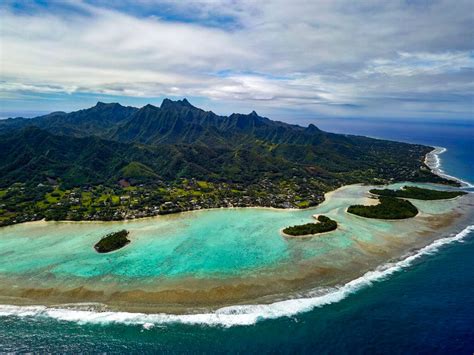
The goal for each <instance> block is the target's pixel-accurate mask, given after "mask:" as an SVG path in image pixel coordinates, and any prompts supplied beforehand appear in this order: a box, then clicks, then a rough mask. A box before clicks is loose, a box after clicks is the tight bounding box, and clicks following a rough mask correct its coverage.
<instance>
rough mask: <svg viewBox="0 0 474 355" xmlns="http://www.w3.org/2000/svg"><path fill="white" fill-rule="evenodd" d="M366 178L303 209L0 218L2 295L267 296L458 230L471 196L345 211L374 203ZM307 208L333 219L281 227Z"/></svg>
mask: <svg viewBox="0 0 474 355" xmlns="http://www.w3.org/2000/svg"><path fill="white" fill-rule="evenodd" d="M402 185H403V184H395V185H392V186H391V187H393V188H398V187H400V186H402ZM419 186H421V185H419ZM370 188H371V187H370V186H360V185H352V186H346V187H343V188H340V189H338V190H336V191H334V192H331V193H329V194H328V195H327V196H326V197H327V198H326V201H325V202H324V203H323V204H321V205H320V206H318V207H316V208H312V209H307V210H275V209H264V208H236V209H215V210H203V211H194V212H186V213H180V214H176V215H168V216H159V217H155V218H146V219H139V220H132V221H122V222H45V221H40V222H31V223H25V224H20V225H14V226H10V227H6V228H2V229H1V231H0V298H1V297H3V298H4V299H5V300H3V301H2V303H16V304H25V303H26V304H29V303H31V302H33V303H36V304H37V303H44V304H51V303H58V302H59V303H66V302H69V301H70V302H101V303H105V304H108V305H109V306H111V307H112V308H114V309H124V310H129V309H138V310H140V311H143V312H147V311H150V312H151V311H154V310H157V309H159V310H166V309H173V310H176V309H179V311H180V312H188V311H192V310H193V308H194V307H198V306H199V307H204V306H205V307H208V308H213V307H218V306H222V305H223V304H235V303H246V302H257V301H258V302H259V303H268V302H272V301H275V300H281V299H285V298H288V297H299V296H302V295H304V294H305V293H308V292H314V290H315V288H317V287H328V286H334V285H336V284H340V283H344V282H348V281H350V280H352V279H354V278H355V277H358V276H361V275H362V274H364V273H365V272H367V271H369V270H372V269H374V268H375V267H377V266H378V265H380V264H382V263H384V262H386V261H389V260H396V259H397V258H400V257H401V256H403V255H406V254H407V253H409V252H410V251H412V250H414V249H416V248H421V247H423V246H425V245H428V244H430V243H431V242H432V241H433V240H434V239H436V238H437V237H439V236H440V235H441V234H442V233H444V235H446V232H447V231H448V230H449V231H456V228H457V225H465V223H463V222H465V221H466V220H467V219H469V216H468V215H469V213H470V211H471V212H472V209H470V208H469V205H470V204H471V203H472V201H471V199H472V197H471V194H470V195H468V196H465V197H462V198H458V199H454V200H446V201H435V202H433V201H430V202H423V201H416V200H413V201H412V202H413V203H414V204H415V205H416V206H417V207H418V208H419V210H420V214H419V216H417V217H415V218H413V219H410V220H403V221H381V220H371V219H365V218H361V217H357V216H353V215H350V214H348V213H347V212H346V208H347V207H348V206H349V205H350V204H354V203H363V204H367V203H374V201H373V200H370V199H369V194H368V190H369V189H370ZM438 188H439V187H438ZM314 214H326V215H328V216H329V217H331V218H333V219H335V220H336V221H338V223H339V228H338V229H337V230H336V231H334V232H331V233H327V234H324V235H320V236H315V237H311V238H285V237H284V236H282V234H281V229H282V228H284V227H286V226H289V225H294V224H301V223H307V222H310V221H311V220H312V216H313V215H314ZM471 217H472V216H471ZM123 228H125V229H127V230H129V231H130V239H131V240H132V242H131V243H130V244H129V245H128V246H126V247H125V248H123V249H120V250H118V251H116V252H113V253H110V254H98V253H96V252H95V250H94V249H93V245H94V244H95V243H96V242H97V240H99V239H100V238H101V236H103V235H105V234H107V233H109V232H112V231H116V230H120V229H123ZM458 232H459V231H458ZM84 290H87V291H88V292H84ZM89 291H91V292H89ZM198 291H199V292H200V293H196V292H198ZM137 292H139V293H137Z"/></svg>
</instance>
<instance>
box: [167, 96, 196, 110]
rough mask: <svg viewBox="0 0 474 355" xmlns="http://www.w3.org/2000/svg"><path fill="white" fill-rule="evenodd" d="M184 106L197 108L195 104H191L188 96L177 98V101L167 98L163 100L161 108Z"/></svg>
mask: <svg viewBox="0 0 474 355" xmlns="http://www.w3.org/2000/svg"><path fill="white" fill-rule="evenodd" d="M183 107H187V108H196V107H194V106H193V105H191V103H190V102H189V101H188V100H187V99H186V98H184V99H182V100H176V101H173V100H171V99H168V98H166V99H164V100H163V102H162V103H161V106H160V108H162V109H169V108H183Z"/></svg>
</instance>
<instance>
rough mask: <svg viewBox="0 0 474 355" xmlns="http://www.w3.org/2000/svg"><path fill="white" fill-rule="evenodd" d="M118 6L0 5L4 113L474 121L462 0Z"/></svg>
mask: <svg viewBox="0 0 474 355" xmlns="http://www.w3.org/2000/svg"><path fill="white" fill-rule="evenodd" d="M117 3H118V2H115V1H111V0H110V1H109V0H99V1H71V2H66V1H60V2H59V1H58V2H55V1H50V2H46V3H43V2H38V3H34V2H28V3H27V4H26V5H25V2H18V3H17V2H15V1H6V2H5V3H4V4H3V5H1V7H0V16H1V19H2V21H1V24H0V26H1V27H0V31H1V32H0V34H1V38H0V44H1V45H0V58H1V78H0V97H1V98H2V101H3V102H4V104H5V105H6V106H8V108H9V109H12V108H14V107H15V105H24V103H25V102H27V103H29V105H30V106H31V107H32V106H33V105H35V104H37V105H39V106H41V105H43V102H44V101H47V100H49V99H54V98H55V97H62V98H63V99H62V100H63V101H64V100H65V102H63V103H62V105H67V104H68V99H67V97H69V98H70V100H69V101H70V102H71V103H72V102H73V101H74V99H75V97H76V96H77V95H81V94H88V95H91V96H94V95H96V96H101V95H110V96H114V97H118V98H119V99H120V98H122V97H123V98H124V99H125V100H126V99H127V98H140V97H144V98H154V97H163V96H173V97H175V96H177V97H182V96H187V97H195V98H200V99H202V100H203V101H204V102H205V105H204V106H206V105H207V106H209V107H214V106H217V107H220V108H221V109H222V111H224V112H223V113H227V112H226V111H232V109H234V110H238V108H239V107H245V108H247V107H249V108H250V107H251V108H256V109H259V110H263V112H277V111H279V110H280V111H281V110H299V111H301V112H308V113H309V114H314V115H315V116H317V115H323V116H367V117H369V116H376V117H383V116H390V117H425V116H426V117H459V118H471V117H473V116H474V115H473V113H474V111H473V110H474V109H473V94H474V33H473V32H474V31H473V28H474V3H473V2H472V1H470V0H466V1H464V0H459V1H456V2H452V1H433V2H425V1H412V2H404V1H390V2H379V1H370V0H368V1H362V2H353V1H303V0H301V1H298V0H297V1H292V2H287V1H278V0H276V1H264V2H256V1H231V0H221V1H219V0H212V1H211V0H209V1H191V2H178V1H176V2H175V1H158V0H140V1H122V2H120V4H119V5H117ZM64 97H66V99H64Z"/></svg>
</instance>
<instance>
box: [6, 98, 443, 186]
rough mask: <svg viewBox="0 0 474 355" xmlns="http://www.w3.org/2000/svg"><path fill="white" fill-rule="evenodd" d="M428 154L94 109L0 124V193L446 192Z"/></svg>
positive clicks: (168, 110) (198, 112)
mask: <svg viewBox="0 0 474 355" xmlns="http://www.w3.org/2000/svg"><path fill="white" fill-rule="evenodd" d="M432 149H433V148H431V147H427V146H423V145H418V144H407V143H399V142H393V141H386V140H379V139H373V138H367V137H362V136H353V135H342V134H333V133H328V132H324V131H322V130H320V129H318V128H317V127H316V126H315V125H313V124H310V125H309V126H308V127H301V126H298V125H292V124H288V123H284V122H278V121H272V120H270V119H268V118H266V117H261V116H259V115H258V114H257V113H256V112H255V111H253V112H251V113H250V114H238V113H234V114H232V115H230V116H221V115H217V114H215V113H213V112H212V111H204V110H202V109H199V108H197V107H194V106H193V105H191V104H190V103H189V101H188V100H186V99H183V100H178V101H172V100H169V99H165V100H163V102H162V104H161V106H160V107H157V106H153V105H146V106H144V107H142V108H135V107H126V106H122V105H120V104H118V103H102V102H98V103H97V105H95V106H94V107H91V108H88V109H84V110H79V111H75V112H71V113H65V112H53V113H50V114H48V115H44V116H39V117H35V118H31V119H29V118H21V117H20V118H10V119H7V120H1V121H0V186H4V187H5V186H9V185H11V184H13V183H15V182H23V183H34V184H38V183H44V182H46V181H51V180H54V181H59V182H60V183H61V184H63V185H64V186H84V185H97V184H109V185H114V184H117V182H118V181H119V180H123V179H125V180H127V181H128V182H129V183H131V184H138V183H140V184H147V183H153V182H156V181H175V180H177V179H180V178H195V179H199V180H204V181H218V182H219V181H221V182H229V183H234V182H235V183H249V184H250V183H254V182H257V181H260V180H262V179H270V180H278V179H289V178H293V177H297V178H300V179H316V180H319V181H321V184H322V185H325V186H340V185H342V184H347V183H356V182H377V181H378V182H380V181H381V182H384V181H393V180H395V181H398V180H411V181H431V182H446V181H445V180H443V179H442V178H440V177H438V176H437V175H434V174H432V173H431V171H429V169H427V167H426V166H425V165H424V162H423V161H424V156H425V155H426V153H428V152H429V151H430V150H432Z"/></svg>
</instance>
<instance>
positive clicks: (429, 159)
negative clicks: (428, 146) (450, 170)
mask: <svg viewBox="0 0 474 355" xmlns="http://www.w3.org/2000/svg"><path fill="white" fill-rule="evenodd" d="M446 151H447V149H446V148H444V147H436V148H435V149H434V150H433V151H431V152H430V153H428V154H427V155H426V159H425V163H426V165H428V167H429V168H430V169H431V170H432V171H433V173H435V174H437V175H440V176H442V177H444V178H446V179H449V180H455V181H458V182H459V183H460V184H461V185H462V187H465V188H468V189H470V188H473V187H474V185H473V184H471V183H470V182H467V181H465V180H462V179H460V178H458V177H456V176H452V175H448V174H446V173H445V172H444V170H443V169H441V159H440V157H439V156H440V155H441V154H443V153H445V152H446Z"/></svg>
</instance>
